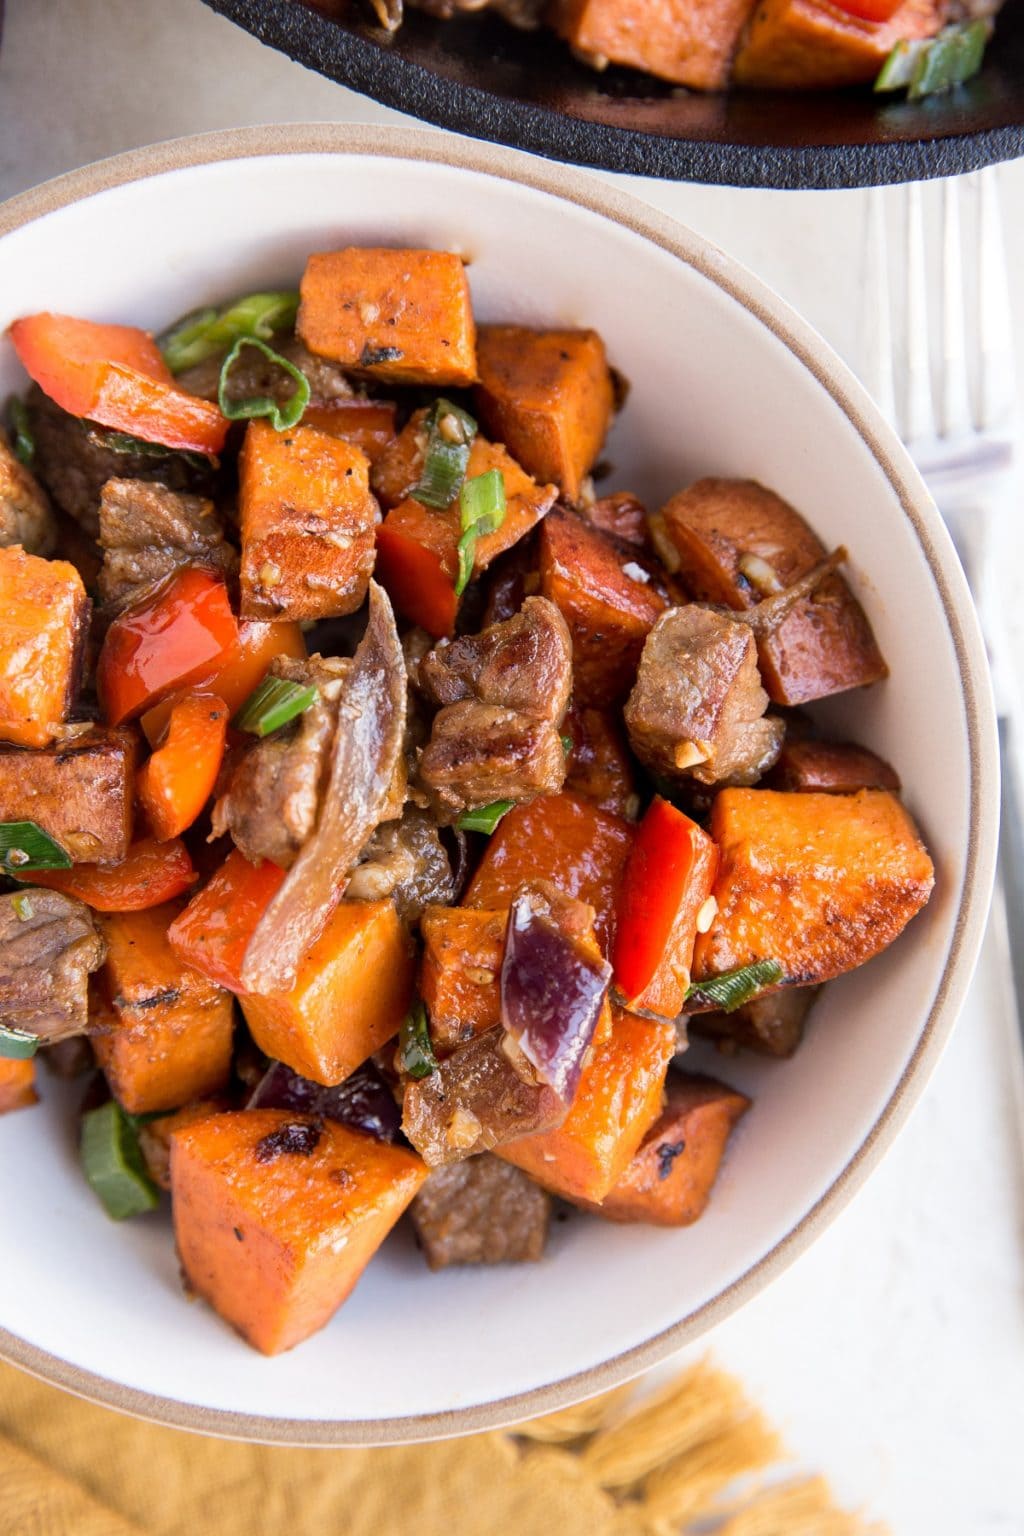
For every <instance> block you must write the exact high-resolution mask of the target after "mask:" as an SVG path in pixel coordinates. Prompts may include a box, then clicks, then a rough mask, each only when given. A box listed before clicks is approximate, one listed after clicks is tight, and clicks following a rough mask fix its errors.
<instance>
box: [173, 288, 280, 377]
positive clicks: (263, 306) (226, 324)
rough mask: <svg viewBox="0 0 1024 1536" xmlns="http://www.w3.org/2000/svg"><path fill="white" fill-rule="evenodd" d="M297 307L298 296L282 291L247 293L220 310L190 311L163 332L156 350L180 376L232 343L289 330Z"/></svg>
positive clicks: (266, 336)
mask: <svg viewBox="0 0 1024 1536" xmlns="http://www.w3.org/2000/svg"><path fill="white" fill-rule="evenodd" d="M298 308H299V295H298V294H297V293H295V292H293V291H291V290H283V291H281V292H279V293H250V294H247V295H246V296H245V298H241V299H235V301H234V303H233V304H227V305H225V306H224V308H222V309H194V310H193V311H192V313H191V314H189V315H185V316H184V317H183V318H182V319H181V320H179V321H178V323H177V325H172V326H171V328H170V330H169V331H165V332H164V334H163V335H162V336H161V338H160V350H161V352H162V353H163V354H164V361H165V362H166V364H167V366H168V368H169V369H170V370H171V372H172V373H182V372H183V371H184V370H185V369H186V368H193V367H194V366H195V364H196V363H203V362H205V361H206V359H207V358H208V357H215V356H216V354H217V353H218V352H222V351H223V350H224V349H225V347H230V346H232V345H233V343H235V342H236V341H239V340H243V339H246V338H248V339H252V338H253V337H255V338H256V340H257V341H269V340H270V338H271V337H272V336H273V335H275V334H276V332H278V331H283V330H290V329H291V327H292V326H293V325H294V324H295V316H296V314H297V313H298Z"/></svg>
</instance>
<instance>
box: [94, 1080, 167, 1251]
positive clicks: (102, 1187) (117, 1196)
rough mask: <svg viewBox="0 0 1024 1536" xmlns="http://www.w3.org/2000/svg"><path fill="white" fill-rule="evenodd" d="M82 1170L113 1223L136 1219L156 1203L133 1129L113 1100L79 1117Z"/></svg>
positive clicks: (158, 1197)
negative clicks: (130, 1218)
mask: <svg viewBox="0 0 1024 1536" xmlns="http://www.w3.org/2000/svg"><path fill="white" fill-rule="evenodd" d="M82 1167H83V1169H84V1170H85V1177H86V1178H87V1179H88V1181H89V1184H90V1185H91V1187H92V1189H93V1191H94V1193H95V1194H97V1195H98V1196H99V1198H100V1200H101V1201H102V1203H103V1207H104V1209H105V1210H106V1213H107V1215H108V1216H110V1217H112V1218H113V1219H114V1221H124V1219H125V1217H127V1216H140V1215H141V1214H142V1212H143V1211H152V1210H155V1209H156V1207H157V1205H159V1203H160V1191H159V1190H158V1189H157V1187H156V1185H155V1184H154V1183H153V1180H152V1179H151V1178H150V1177H149V1174H148V1173H147V1172H146V1164H145V1161H144V1159H143V1156H142V1152H141V1150H140V1148H139V1139H138V1136H137V1135H136V1130H135V1126H134V1125H133V1124H132V1122H131V1121H130V1120H129V1118H128V1116H127V1115H126V1114H125V1112H124V1110H123V1109H122V1108H121V1106H120V1104H118V1103H117V1102H116V1100H114V1099H111V1100H110V1101H109V1103H107V1104H102V1105H101V1106H100V1108H99V1109H91V1110H89V1112H88V1114H85V1115H83V1116H82Z"/></svg>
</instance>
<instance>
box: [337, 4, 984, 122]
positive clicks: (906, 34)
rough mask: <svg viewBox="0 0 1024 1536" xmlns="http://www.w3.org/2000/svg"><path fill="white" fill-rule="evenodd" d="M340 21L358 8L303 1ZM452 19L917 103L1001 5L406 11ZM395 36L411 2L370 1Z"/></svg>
mask: <svg viewBox="0 0 1024 1536" xmlns="http://www.w3.org/2000/svg"><path fill="white" fill-rule="evenodd" d="M306 3H312V4H314V5H316V6H317V7H318V8H319V9H321V10H328V11H335V12H338V11H342V10H347V9H349V8H350V0H306ZM408 3H409V4H410V5H412V6H414V7H415V8H416V9H418V10H423V11H427V12H429V14H430V15H432V16H436V17H439V18H441V19H443V20H449V19H451V18H452V17H453V16H461V15H465V14H467V13H470V12H477V11H482V10H487V9H490V10H492V11H494V12H495V13H496V14H497V15H499V16H500V17H501V18H502V19H503V20H505V21H508V22H511V23H512V25H513V26H516V27H521V28H526V29H529V30H532V29H533V28H537V27H542V26H544V27H548V28H550V29H552V30H553V31H554V32H555V33H556V34H557V35H558V37H560V38H562V39H564V40H565V41H566V42H567V43H568V44H569V46H570V47H571V48H572V50H573V52H574V54H575V55H576V56H577V57H578V58H579V59H581V60H582V61H583V62H584V63H586V64H589V65H591V66H592V67H593V68H594V69H597V70H604V69H607V67H608V66H609V65H610V64H617V65H625V66H627V67H629V68H632V69H639V70H643V71H645V72H646V73H647V74H651V75H656V76H657V77H658V78H659V79H662V80H668V81H671V82H672V83H673V84H675V85H681V86H687V87H689V88H690V89H692V90H700V91H722V90H726V89H728V88H729V87H730V86H740V87H749V88H755V89H769V90H778V89H781V90H833V89H837V88H841V87H845V86H860V85H870V84H872V82H874V85H875V89H876V90H879V91H905V92H906V93H907V94H908V95H909V97H910V98H911V99H912V100H913V99H916V98H918V97H922V96H928V95H934V94H936V93H937V92H941V91H946V90H950V89H952V88H953V87H954V86H956V85H959V84H961V83H962V82H963V81H965V80H968V79H970V78H971V77H972V76H973V75H974V74H976V73H977V71H978V70H979V69H980V67H981V62H982V56H983V54H984V52H985V47H986V44H987V43H988V40H989V38H990V37H991V35H992V28H993V17H994V16H995V14H996V12H997V11H998V10H999V9H1000V4H1001V0H664V3H661V4H658V5H651V4H650V3H649V0H408ZM363 4H364V5H365V6H366V8H368V9H369V10H370V11H371V12H372V14H373V15H374V16H375V18H376V19H377V20H378V21H379V22H380V24H381V26H383V27H385V28H386V29H387V30H388V31H389V32H391V31H394V30H395V29H396V28H397V27H399V26H400V25H401V23H402V19H403V15H404V0H363Z"/></svg>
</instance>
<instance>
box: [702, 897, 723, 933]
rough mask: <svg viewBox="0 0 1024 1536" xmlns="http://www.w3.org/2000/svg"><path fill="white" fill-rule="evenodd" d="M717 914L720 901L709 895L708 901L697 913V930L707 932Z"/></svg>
mask: <svg viewBox="0 0 1024 1536" xmlns="http://www.w3.org/2000/svg"><path fill="white" fill-rule="evenodd" d="M717 916H718V902H717V901H716V900H715V898H714V897H713V896H709V897H708V899H707V901H706V902H705V903H704V905H703V906H702V907H701V909H700V911H699V912H698V913H697V932H698V933H707V931H708V929H709V928H710V927H711V924H712V923H713V922H714V920H715V918H716V917H717Z"/></svg>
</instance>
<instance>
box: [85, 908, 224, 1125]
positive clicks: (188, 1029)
mask: <svg viewBox="0 0 1024 1536" xmlns="http://www.w3.org/2000/svg"><path fill="white" fill-rule="evenodd" d="M178 911H179V908H178V905H177V904H176V903H174V904H168V905H167V906H163V907H149V908H147V909H146V910H145V911H143V912H109V913H102V914H98V915H97V918H96V921H97V923H98V924H99V927H100V931H101V932H102V934H103V937H104V938H105V939H106V941H107V958H106V960H105V962H104V964H103V967H102V970H101V971H100V975H99V994H100V1004H99V1008H98V1010H97V1012H96V1013H94V1016H93V1019H92V1024H93V1049H94V1051H95V1052H96V1060H97V1061H98V1062H99V1064H100V1066H101V1067H102V1068H103V1071H104V1074H105V1075H106V1079H107V1082H108V1083H109V1084H110V1091H111V1093H112V1094H113V1095H114V1097H115V1099H117V1101H118V1103H119V1104H120V1105H121V1106H122V1107H123V1108H124V1109H126V1110H127V1111H128V1113H129V1114H131V1115H148V1114H152V1113H153V1112H154V1111H156V1110H163V1109H177V1108H178V1106H179V1105H181V1104H187V1103H188V1102H189V1100H190V1099H198V1098H203V1097H204V1096H205V1095H207V1094H211V1093H216V1092H217V1091H218V1089H220V1088H223V1087H224V1086H225V1084H226V1083H227V1080H228V1077H229V1075H230V1072H231V1037H232V1033H233V1029H234V1012H233V1006H232V1001H231V996H230V994H229V993H227V992H225V991H224V990H223V989H222V988H220V987H215V986H214V985H213V984H212V983H211V982H210V981H208V980H207V978H206V977H205V976H201V975H200V974H199V972H198V971H194V970H192V969H191V967H190V966H187V965H183V964H182V963H181V961H180V960H179V959H178V957H177V956H176V955H175V953H174V951H173V950H172V949H171V946H170V944H169V942H168V939H167V929H168V927H169V926H170V924H171V922H172V920H173V919H174V918H175V917H176V916H177V915H178Z"/></svg>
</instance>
